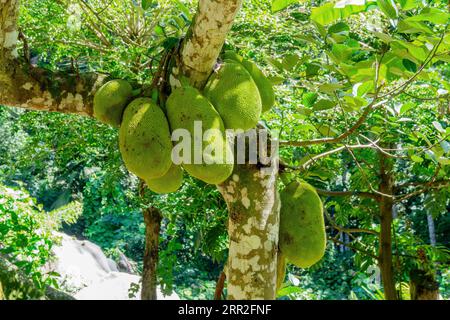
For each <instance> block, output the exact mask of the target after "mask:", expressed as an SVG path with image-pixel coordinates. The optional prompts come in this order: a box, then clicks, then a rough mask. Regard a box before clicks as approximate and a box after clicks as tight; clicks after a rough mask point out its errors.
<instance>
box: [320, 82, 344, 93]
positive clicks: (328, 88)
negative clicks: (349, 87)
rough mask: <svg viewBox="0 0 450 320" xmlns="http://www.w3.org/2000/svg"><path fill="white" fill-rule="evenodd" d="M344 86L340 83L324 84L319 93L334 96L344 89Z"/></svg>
mask: <svg viewBox="0 0 450 320" xmlns="http://www.w3.org/2000/svg"><path fill="white" fill-rule="evenodd" d="M343 87H344V86H343V85H342V84H340V83H324V84H322V85H320V86H319V91H320V92H323V93H328V94H333V93H334V92H335V91H336V90H338V89H342V88H343Z"/></svg>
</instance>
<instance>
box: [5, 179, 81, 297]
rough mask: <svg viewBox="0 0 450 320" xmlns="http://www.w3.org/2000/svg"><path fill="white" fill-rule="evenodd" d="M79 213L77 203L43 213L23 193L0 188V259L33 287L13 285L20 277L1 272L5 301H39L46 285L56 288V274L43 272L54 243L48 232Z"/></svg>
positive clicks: (18, 283) (71, 219)
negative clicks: (15, 269) (34, 299)
mask: <svg viewBox="0 0 450 320" xmlns="http://www.w3.org/2000/svg"><path fill="white" fill-rule="evenodd" d="M79 213H80V210H79V204H77V203H73V204H70V205H68V206H66V207H64V208H63V209H61V210H57V211H53V212H50V213H47V212H45V211H43V209H42V206H41V205H38V204H37V203H36V200H35V199H33V198H32V197H31V196H30V195H29V194H28V193H27V192H25V191H23V190H21V189H14V188H8V187H5V186H3V185H0V239H1V240H0V259H7V260H8V263H12V264H13V265H14V266H15V267H17V269H18V270H19V272H20V273H23V274H26V275H27V277H29V279H30V280H31V281H32V284H33V285H34V287H33V286H30V285H29V284H28V285H24V283H21V282H20V281H16V280H17V279H16V277H20V275H18V274H14V273H8V271H7V270H2V272H0V276H1V279H0V280H1V281H0V282H1V283H2V285H3V290H4V294H5V296H6V297H7V298H8V299H30V298H31V299H33V298H40V297H42V296H43V295H44V289H45V288H46V286H47V285H52V286H57V282H56V279H55V276H56V274H54V273H53V272H48V273H47V272H44V271H43V270H44V269H43V267H44V265H45V264H46V263H47V262H48V261H49V260H50V259H51V256H50V250H51V248H52V246H53V244H54V243H55V241H57V239H55V236H54V235H53V234H52V231H53V230H55V229H56V228H58V227H59V226H60V224H61V223H62V222H63V221H73V219H74V218H76V216H77V215H79ZM4 265H5V264H3V263H2V266H4ZM5 271H6V273H4V272H5ZM22 276H23V275H22ZM18 285H20V286H18Z"/></svg>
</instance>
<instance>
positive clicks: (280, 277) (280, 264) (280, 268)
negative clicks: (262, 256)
mask: <svg viewBox="0 0 450 320" xmlns="http://www.w3.org/2000/svg"><path fill="white" fill-rule="evenodd" d="M285 277H286V258H285V257H284V255H283V254H282V253H281V252H278V257H277V292H278V291H279V290H280V289H281V287H282V286H283V283H284V278H285Z"/></svg>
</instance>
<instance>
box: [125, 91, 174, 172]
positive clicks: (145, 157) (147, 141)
mask: <svg viewBox="0 0 450 320" xmlns="http://www.w3.org/2000/svg"><path fill="white" fill-rule="evenodd" d="M119 147H120V153H121V154H122V159H123V161H124V162H125V166H126V167H127V168H128V170H129V171H131V172H132V173H134V174H135V175H137V176H138V177H140V178H142V179H144V180H148V179H155V178H159V177H162V176H163V175H165V174H166V173H167V171H169V168H170V166H171V165H172V161H171V153H172V141H171V139H170V131H169V124H168V122H167V119H166V117H165V115H164V113H163V112H162V110H161V109H160V108H159V107H158V106H157V105H156V104H155V103H154V102H153V100H151V99H148V98H138V99H135V100H134V101H133V102H131V103H130V104H129V105H128V106H127V108H126V109H125V112H124V114H123V121H122V125H121V126H120V130H119Z"/></svg>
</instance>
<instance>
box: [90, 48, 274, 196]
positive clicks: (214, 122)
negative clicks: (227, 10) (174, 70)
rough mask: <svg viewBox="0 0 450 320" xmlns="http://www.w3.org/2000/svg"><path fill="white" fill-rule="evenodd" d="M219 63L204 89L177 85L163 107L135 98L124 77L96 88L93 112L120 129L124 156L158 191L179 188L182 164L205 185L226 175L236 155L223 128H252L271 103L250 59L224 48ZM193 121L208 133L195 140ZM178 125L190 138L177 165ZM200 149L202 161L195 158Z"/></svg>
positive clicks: (267, 86)
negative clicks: (173, 136)
mask: <svg viewBox="0 0 450 320" xmlns="http://www.w3.org/2000/svg"><path fill="white" fill-rule="evenodd" d="M223 61H224V62H223V63H222V64H221V67H220V68H219V69H218V70H217V72H214V73H213V74H212V75H211V77H210V79H209V80H208V82H207V83H206V85H205V88H204V90H203V92H200V91H199V90H197V89H195V88H193V87H189V86H183V87H179V88H177V89H175V90H173V91H172V93H171V94H170V96H169V97H168V99H167V101H166V105H165V108H164V111H163V110H162V109H161V108H160V107H159V106H158V105H157V104H156V103H155V102H154V101H153V100H152V99H150V98H142V97H141V98H136V99H134V98H133V89H132V87H131V85H130V84H129V83H128V82H126V81H125V80H112V81H109V82H107V83H106V84H105V85H103V86H102V87H101V88H100V89H99V90H98V91H97V93H96V95H95V97H94V116H95V117H96V118H97V119H98V120H100V121H102V122H104V123H107V124H110V125H113V126H116V127H120V130H119V147H120V152H121V155H122V159H123V161H124V163H125V165H126V167H127V168H128V170H129V171H130V172H132V173H134V174H135V175H137V176H138V177H139V178H141V179H143V180H144V181H145V182H146V184H147V186H148V187H149V189H151V190H153V191H155V192H157V193H169V192H174V191H176V190H178V189H179V188H180V186H181V185H182V181H183V170H182V168H183V169H184V170H185V171H186V172H188V173H189V174H190V175H191V176H193V177H195V178H197V179H200V180H202V181H204V182H206V183H209V184H219V183H222V182H223V181H225V180H226V179H228V178H229V177H230V175H231V173H232V171H233V167H234V157H233V150H232V148H231V145H230V143H229V141H228V139H227V136H226V133H225V130H226V129H242V130H248V129H250V128H254V127H255V126H256V124H257V122H258V121H259V118H260V116H261V113H262V112H264V111H267V110H269V109H270V108H271V107H272V105H273V104H274V92H273V89H272V85H271V83H270V82H269V80H268V79H267V78H265V76H264V74H263V73H262V72H261V71H260V70H259V69H258V67H257V66H256V65H255V64H254V63H252V62H250V61H248V60H245V59H243V58H242V57H240V56H238V55H237V54H235V53H232V52H226V53H225V54H224V56H223ZM196 121H201V125H202V128H201V129H202V132H212V134H210V135H208V136H202V137H201V141H196V140H195V134H194V133H195V122H196ZM177 129H184V130H186V131H187V132H188V133H189V134H190V137H191V142H190V149H189V150H187V151H186V150H184V149H183V152H184V151H186V152H188V153H189V154H187V155H180V156H181V159H182V160H183V162H182V163H181V166H180V165H175V164H174V163H173V161H172V160H173V159H172V148H173V145H172V141H171V132H173V131H174V130H177ZM210 129H214V130H210ZM213 133H216V134H213ZM198 149H201V150H198ZM206 150H208V151H209V152H206ZM199 152H200V154H201V158H202V159H201V161H195V159H194V158H195V157H196V155H198V153H199Z"/></svg>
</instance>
